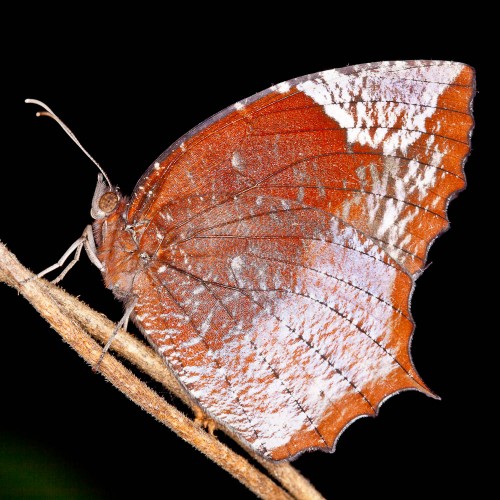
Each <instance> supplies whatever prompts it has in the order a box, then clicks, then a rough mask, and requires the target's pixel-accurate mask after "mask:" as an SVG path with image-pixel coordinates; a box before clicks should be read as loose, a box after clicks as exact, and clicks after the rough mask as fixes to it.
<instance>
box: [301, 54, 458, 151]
mask: <svg viewBox="0 0 500 500" xmlns="http://www.w3.org/2000/svg"><path fill="white" fill-rule="evenodd" d="M394 68H397V69H398V70H401V76H399V74H398V73H397V72H396V73H395V72H394V71H393V69H394ZM461 69H462V68H461V66H460V65H457V64H453V63H448V62H442V63H440V64H438V65H437V64H436V65H434V66H426V67H424V66H408V65H406V63H404V62H398V63H397V64H393V65H392V66H391V65H389V66H388V67H387V66H385V67H384V66H382V67H381V68H379V69H378V71H377V72H373V71H371V72H368V73H367V72H366V71H364V72H363V71H362V72H360V73H358V74H357V75H355V76H354V75H349V74H344V73H342V72H339V71H337V70H330V71H324V72H323V73H321V74H320V76H319V77H317V78H315V79H313V80H306V81H304V82H302V83H300V84H298V85H297V89H299V90H301V91H303V92H304V93H305V94H306V95H307V96H309V97H310V98H311V99H313V100H314V101H315V102H316V103H318V104H319V105H321V106H323V109H324V110H325V113H326V114H327V115H328V116H330V117H331V118H333V119H334V120H335V121H336V122H337V123H338V124H339V126H340V127H341V128H344V129H346V130H347V140H348V141H349V143H351V144H354V143H359V144H361V145H369V146H371V147H374V148H377V147H379V146H380V145H382V147H383V151H384V154H386V155H390V154H394V153H395V152H396V151H401V152H402V153H403V154H405V153H406V151H407V149H408V147H410V146H411V145H412V144H413V143H414V142H415V141H416V140H417V139H418V138H419V137H421V133H422V132H426V120H427V119H428V118H430V117H432V116H433V114H434V112H435V110H436V106H437V101H438V99H439V97H440V96H441V94H442V93H443V92H444V90H446V88H447V84H449V83H452V82H453V81H454V79H455V78H456V77H457V76H458V74H459V73H460V71H461ZM375 82H376V84H375ZM353 103H356V104H355V105H353ZM374 127H378V129H377V130H374Z"/></svg>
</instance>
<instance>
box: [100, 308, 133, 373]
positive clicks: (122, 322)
mask: <svg viewBox="0 0 500 500" xmlns="http://www.w3.org/2000/svg"><path fill="white" fill-rule="evenodd" d="M136 303H137V298H134V299H133V300H132V301H130V303H129V304H128V305H127V308H126V309H125V313H124V314H123V316H122V319H121V320H120V321H118V323H117V324H116V326H115V329H114V330H113V332H112V333H111V336H110V337H109V339H108V341H107V342H106V345H105V346H104V348H103V349H102V352H101V355H100V356H99V359H98V360H97V363H96V364H95V366H94V367H93V370H94V371H97V369H98V368H99V365H100V363H101V361H102V359H103V358H104V355H105V354H106V353H107V352H108V349H109V348H110V346H111V344H112V343H113V340H115V337H116V336H117V335H118V331H119V330H120V328H123V329H124V330H126V329H127V327H128V320H129V318H130V315H131V314H132V311H133V310H134V307H135V304H136Z"/></svg>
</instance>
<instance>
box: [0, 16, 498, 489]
mask: <svg viewBox="0 0 500 500" xmlns="http://www.w3.org/2000/svg"><path fill="white" fill-rule="evenodd" d="M38 14H39V13H37V14H29V15H26V16H25V17H24V19H23V21H22V22H19V21H15V22H16V23H19V28H18V29H17V37H15V38H11V39H9V40H8V41H6V42H5V43H4V49H5V51H6V52H7V54H6V58H5V60H4V61H3V69H2V73H3V76H2V81H3V83H4V84H6V86H5V87H4V91H3V99H2V100H3V103H2V121H3V126H4V131H3V133H2V134H3V138H2V151H1V154H2V163H3V165H2V174H1V179H2V180H1V187H2V189H1V193H2V196H1V199H0V208H1V211H2V212H1V213H2V223H1V229H0V240H2V241H3V242H4V243H6V244H7V246H8V247H9V248H10V249H11V250H12V251H13V252H14V253H15V254H16V255H17V257H18V258H19V259H20V260H21V262H23V263H24V264H25V265H27V266H28V267H30V268H31V269H33V270H35V271H39V270H41V269H44V268H46V267H47V266H49V265H50V264H52V263H53V262H55V261H56V260H57V259H58V258H59V256H60V255H61V254H62V253H63V252H64V251H65V250H66V249H67V248H68V246H69V245H70V244H71V243H72V242H73V241H74V240H75V239H76V238H77V237H79V236H80V234H81V233H82V230H83V228H84V227H85V225H87V224H88V223H89V222H90V221H91V219H90V215H89V210H90V202H91V197H92V194H93V191H94V186H95V180H96V170H95V168H94V166H93V165H92V164H91V163H90V162H89V161H88V160H87V159H86V157H85V156H84V155H83V154H82V153H81V152H79V150H78V149H77V148H76V146H75V145H74V144H73V143H72V142H71V141H70V140H69V139H68V138H67V137H65V135H64V134H63V133H62V131H61V130H60V129H59V128H58V127H57V125H56V124H55V123H54V122H53V121H51V120H48V119H37V118H35V116H34V114H35V111H36V107H35V106H32V105H27V104H24V102H23V101H24V99H25V98H27V97H29V98H37V99H41V100H43V101H45V102H46V103H47V104H48V105H49V106H50V107H51V108H52V109H53V110H54V111H55V112H56V113H57V114H58V115H59V116H60V117H61V118H62V119H63V120H64V121H65V122H66V123H67V124H68V125H69V126H70V127H71V128H72V130H73V132H74V133H75V134H76V136H77V137H78V138H79V140H80V141H81V143H82V144H83V145H84V146H85V147H86V148H87V149H88V150H89V151H90V152H91V154H92V155H93V156H94V157H95V158H96V159H97V160H98V161H99V163H100V164H101V165H102V166H103V167H104V168H105V170H106V171H107V173H108V175H109V177H110V178H111V180H112V182H114V183H116V184H118V185H119V186H120V188H121V189H122V191H123V192H124V193H126V194H130V193H131V192H132V190H133V188H134V186H135V183H136V181H137V180H138V179H139V177H140V176H141V174H142V173H143V171H144V170H145V169H146V168H147V166H148V165H149V164H150V163H151V162H152V161H153V160H154V159H155V158H156V157H157V156H158V155H159V154H160V153H161V152H162V151H163V150H164V149H166V148H167V147H168V146H169V145H170V144H171V143H172V142H173V141H174V140H176V139H177V138H178V137H179V136H181V135H182V134H184V133H185V132H187V131H188V130H189V129H190V128H192V127H193V126H195V125H197V124H198V123H199V122H201V121H203V120H204V119H205V118H207V117H209V116H210V115H212V114H213V113H215V112H217V111H219V110H221V109H223V108H224V107H226V106H228V105H230V104H232V103H233V102H235V101H237V100H240V99H242V98H244V97H247V96H250V95H252V94H254V93H256V92H258V91H261V90H263V89H265V88H268V87H269V86H270V85H272V84H274V83H278V82H281V81H284V80H288V79H290V78H294V77H296V76H300V75H304V74H308V73H312V72H316V71H321V70H325V69H329V68H333V67H342V66H345V65H348V64H355V63H364V62H372V61H378V60H390V59H414V58H425V59H450V60H457V61H461V62H465V63H468V64H470V65H472V66H474V67H475V68H476V70H477V79H478V90H479V94H478V95H477V98H476V101H475V117H476V122H477V123H476V130H475V134H474V137H473V152H472V154H471V156H470V158H469V161H468V162H467V165H466V174H467V180H468V188H467V190H466V191H465V192H463V193H462V194H460V196H459V197H458V198H457V199H456V200H454V201H453V202H452V203H451V206H450V209H449V218H450V220H451V230H450V231H448V232H447V233H446V234H444V235H443V236H442V237H441V238H439V240H438V241H437V242H436V243H435V244H434V246H433V247H432V250H431V253H430V259H429V260H430V261H431V262H432V265H431V266H430V267H429V269H428V270H427V271H426V272H425V273H424V274H423V276H422V277H421V278H420V279H419V280H418V285H417V288H416V292H415V294H414V297H413V305H412V312H413V316H414V319H415V321H416V324H417V328H416V334H415V337H414V341H413V346H412V352H413V357H414V362H415V365H416V367H417V369H418V371H419V373H420V374H421V376H422V377H423V379H424V380H425V381H426V382H427V384H428V385H429V387H430V388H431V389H433V390H434V391H435V392H436V393H437V394H439V395H440V396H441V397H442V400H441V401H435V400H433V399H430V398H427V397H425V396H423V395H421V394H418V393H413V392H408V393H404V394H401V395H399V396H396V397H394V398H392V399H390V400H389V401H388V402H386V403H385V404H384V405H383V407H382V409H381V412H380V415H379V417H378V418H376V419H361V420H359V421H357V422H356V423H354V424H353V425H352V426H351V427H349V428H348V430H347V431H346V432H345V433H344V434H343V436H342V437H341V438H340V441H339V444H338V447H337V451H336V452H335V453H334V454H332V455H330V454H324V453H321V452H315V453H310V454H306V455H305V456H303V457H301V458H300V459H298V460H297V461H296V462H295V465H296V466H297V468H298V469H300V470H301V471H302V472H303V473H304V474H305V475H306V476H307V477H308V478H310V479H311V481H312V482H313V484H315V485H316V486H317V487H318V489H319V490H320V491H321V492H322V493H323V494H324V495H325V496H326V497H327V498H344V497H345V496H346V495H349V496H352V497H354V498H357V497H358V496H359V497H360V496H364V495H370V496H372V495H376V493H377V492H383V494H384V496H385V497H386V498H401V497H402V496H403V495H406V494H408V493H412V494H414V495H426V496H427V495H428V494H433V495H436V494H440V493H443V494H445V493H451V492H455V491H461V490H462V489H464V488H474V491H475V492H476V493H478V492H479V490H480V489H481V488H483V487H484V486H485V485H486V484H487V480H488V478H487V476H485V472H484V471H482V464H483V462H484V461H485V458H484V447H488V443H489V440H490V439H491V436H492V433H493V430H492V429H491V428H490V427H491V426H490V423H491V420H490V418H491V411H492V410H491V404H492V401H494V385H493V382H492V381H491V379H490V377H489V376H488V375H486V373H487V372H486V367H487V365H488V363H490V362H493V359H494V357H493V354H494V353H493V352H492V348H491V347H490V345H491V344H490V342H491V338H492V337H494V336H495V335H497V334H498V326H497V325H495V324H494V322H493V321H492V322H491V323H490V318H489V316H490V315H491V314H492V313H491V309H490V307H489V304H488V299H487V294H488V293H489V292H487V291H486V290H485V288H484V285H485V284H486V283H487V282H488V281H490V280H493V279H494V275H493V270H490V259H492V258H493V256H494V255H493V254H492V252H493V250H490V249H489V248H488V240H489V236H488V235H489V233H490V232H491V230H492V229H494V228H495V227H496V226H490V224H492V223H493V222H492V220H493V212H492V211H491V209H490V208H489V207H490V205H489V203H490V201H489V199H490V196H491V193H492V190H493V187H494V181H493V180H492V179H493V176H494V171H495V170H496V169H498V164H496V163H495V162H494V161H493V158H494V157H493V156H489V155H490V153H489V152H488V151H492V150H493V149H492V148H491V144H490V143H489V141H488V140H487V128H488V125H487V121H488V116H487V114H488V110H489V106H488V104H487V102H489V99H491V98H489V97H488V85H489V83H488V82H489V80H490V79H491V73H489V67H490V65H489V64H488V62H487V57H486V53H485V50H484V49H485V48H486V47H487V46H488V44H487V40H485V39H483V38H481V36H482V35H475V36H473V35H472V34H471V31H470V29H472V30H473V31H474V29H476V30H478V29H480V24H481V19H479V18H478V19H476V18H475V17H474V15H471V14H470V13H464V14H458V13H455V15H454V16H453V17H450V15H449V13H446V14H436V15H433V16H428V15H427V14H426V15H423V14H422V15H417V16H413V17H411V18H410V17H407V16H372V15H371V14H370V15H364V16H357V15H356V14H357V13H356V12H354V11H352V12H350V13H342V15H340V14H339V13H338V12H333V11H332V12H328V10H326V11H324V12H322V11H321V10H318V11H315V12H308V13H304V14H301V13H300V12H295V16H296V17H295V18H289V17H286V16H285V17H282V15H279V16H277V17H276V18H272V19H271V18H270V17H269V16H268V15H264V14H263V13H262V14H257V15H256V13H255V12H254V13H253V14H252V15H250V14H242V13H240V14H237V13H234V16H233V17H232V18H231V19H224V20H223V19H222V18H221V17H220V16H219V15H218V14H217V13H215V14H216V15H215V16H214V15H213V14H214V12H212V13H211V14H212V17H207V18H205V17H204V16H205V14H204V13H199V12H198V11H197V10H196V8H195V7H194V6H193V7H192V8H191V9H189V11H186V12H184V13H182V16H181V15H180V14H176V15H173V14H172V15H171V16H167V17H165V18H164V17H163V16H164V15H163V14H161V13H158V14H157V15H154V16H153V17H152V18H150V19H148V20H146V19H143V18H142V16H141V15H138V14H137V15H136V13H134V12H120V13H118V14H117V15H116V16H115V17H113V18H107V19H105V18H103V17H102V13H97V12H95V13H92V16H90V17H88V18H87V15H86V14H88V13H82V12H78V11H77V10H76V9H75V11H73V12H63V13H59V14H60V15H62V16H63V20H59V22H55V21H51V20H50V19H49V17H48V16H42V15H41V14H40V15H38ZM209 14H210V13H207V16H208V15H209ZM226 14H228V13H227V12H226ZM288 15H289V13H287V16H288ZM283 16H284V14H283ZM359 17H362V18H363V19H359ZM76 19H78V20H82V19H85V21H82V23H83V26H84V27H83V28H81V29H76V28H75V20H76ZM195 21H196V22H195ZM171 23H173V24H171ZM15 26H17V24H16V25H15ZM174 28H176V29H177V30H178V31H173V30H174ZM473 31H472V32H473ZM5 88H6V89H7V90H5ZM493 253H494V252H493ZM494 271H495V272H496V270H494ZM63 287H64V288H65V289H67V290H68V291H70V292H71V293H73V294H75V295H78V296H80V297H81V298H82V299H83V300H84V301H86V302H87V303H88V304H90V305H91V306H93V307H94V308H96V309H97V310H99V311H102V312H104V313H105V314H107V315H108V316H109V317H110V318H112V319H115V320H118V319H119V318H120V317H121V314H122V308H121V304H120V303H118V302H117V301H115V300H114V299H113V297H112V295H111V292H109V291H107V290H106V289H105V288H104V286H103V284H102V281H101V277H100V274H99V272H98V270H97V269H96V268H95V267H94V266H93V265H91V264H90V263H89V261H88V259H87V258H86V257H84V258H82V260H81V262H80V263H79V264H78V265H77V266H76V267H75V268H74V269H73V271H71V273H70V274H69V275H68V276H67V278H66V279H65V280H64V282H63ZM0 311H1V315H2V325H3V326H2V335H1V345H2V347H1V353H2V362H1V364H0V377H1V378H0V380H1V384H2V385H1V390H2V404H1V405H2V409H1V412H0V435H1V436H2V437H1V439H2V442H1V443H0V446H2V444H3V446H2V454H3V465H2V467H3V468H4V469H3V474H4V480H5V477H7V476H8V475H9V474H17V473H18V471H16V467H14V465H13V464H14V462H16V460H17V459H16V458H15V457H14V454H15V450H16V449H17V450H21V451H22V450H26V449H29V450H31V451H33V450H35V451H34V453H35V455H36V454H37V453H38V454H39V455H41V456H43V457H44V460H46V461H47V462H50V463H54V464H57V463H59V462H60V463H62V464H63V466H64V472H63V474H64V475H65V476H66V477H67V478H68V481H69V484H70V488H73V490H71V492H72V495H74V496H77V493H81V494H82V495H83V496H85V495H89V496H90V495H91V496H93V497H95V498H115V497H121V496H123V495H125V494H128V495H134V494H136V495H139V494H140V495H141V496H145V497H149V496H157V495H158V496H159V495H161V496H162V497H166V498H169V497H170V496H173V497H176V495H174V494H172V491H173V490H175V488H178V487H179V486H181V487H182V488H183V489H184V491H185V494H186V495H187V496H188V497H191V496H193V497H194V496H195V495H200V496H201V495H207V496H215V495H218V496H219V497H220V498H232V497H233V496H235V495H238V497H239V498H252V497H253V496H252V494H251V493H249V492H248V490H246V489H245V488H244V487H243V486H241V485H240V484H239V483H238V482H237V481H236V480H234V479H232V478H231V477H230V476H229V475H228V474H227V473H226V472H224V471H222V470H221V469H219V468H218V467H217V466H215V465H214V464H212V463H211V462H209V461H208V460H207V459H205V458H204V457H202V456H200V454H199V453H198V452H196V451H195V450H194V449H192V448H191V447H190V446H189V445H187V444H185V443H184V442H183V441H181V440H180V439H179V438H177V437H176V436H175V435H173V434H172V433H171V432H170V431H169V430H167V429H166V428H164V427H162V426H161V425H160V424H158V423H157V422H156V421H154V420H153V419H152V418H151V417H149V416H148V415H147V414H146V413H145V412H143V411H142V410H140V409H139V408H138V407H136V406H134V404H133V403H131V402H129V401H128V400H127V399H126V398H125V397H124V396H122V395H121V394H120V393H118V392H117V391H116V390H115V389H114V388H113V387H112V386H111V385H110V384H108V383H106V382H105V381H104V380H103V379H102V378H101V377H100V376H99V375H96V374H94V373H93V372H92V371H91V369H90V368H89V367H88V366H87V365H86V364H85V363H84V362H83V361H82V360H81V359H79V358H78V356H77V355H76V354H75V353H74V352H72V351H71V349H70V348H69V347H68V346H66V345H65V344H63V343H62V342H61V340H60V338H59V337H58V335H57V334H56V333H55V332H54V331H52V330H51V329H50V328H49V327H48V326H47V324H46V323H45V322H44V321H43V320H42V319H40V317H39V316H38V315H37V314H36V313H35V311H34V310H32V309H31V307H30V306H29V305H28V304H27V303H26V302H25V301H24V299H22V298H21V297H20V296H18V295H17V294H16V293H15V292H14V291H13V290H11V289H8V288H7V287H6V286H4V285H2V286H0ZM494 314H495V312H494V311H493V315H494ZM13 450H14V451H13ZM9 463H10V464H11V465H12V467H11V469H12V470H11V469H10V468H9V465H8V464H9ZM37 467H38V466H37V465H36V464H33V463H31V462H30V463H29V464H28V463H23V461H22V460H21V461H20V468H21V469H23V470H24V473H26V474H32V475H33V477H36V475H37V474H38V472H37V470H38V469H37ZM0 477H1V476H0ZM35 484H36V481H35ZM7 487H8V486H7V482H4V483H3V485H2V484H0V497H1V496H2V493H4V494H5V495H6V496H7V495H10V494H13V491H9V490H8V489H5V488H7ZM2 488H4V489H3V490H2ZM79 489H80V490H79Z"/></svg>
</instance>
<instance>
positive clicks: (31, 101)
mask: <svg viewBox="0 0 500 500" xmlns="http://www.w3.org/2000/svg"><path fill="white" fill-rule="evenodd" d="M24 102H25V103H27V104H37V105H38V106H40V107H42V108H43V109H44V110H45V111H38V112H37V114H36V116H48V117H49V118H52V119H53V120H55V121H56V122H57V123H58V124H59V125H60V127H61V128H62V129H63V130H64V131H65V132H66V133H67V134H68V135H69V136H70V138H71V139H72V140H73V142H74V143H75V144H76V145H77V146H78V147H79V148H80V149H81V150H82V151H83V152H84V153H85V154H86V155H87V156H88V157H89V158H90V159H91V160H92V162H93V163H94V164H95V165H96V167H97V168H98V169H99V170H100V171H101V173H102V175H103V176H104V178H105V179H106V182H107V183H108V186H109V187H110V189H111V188H112V186H111V182H109V179H108V176H107V175H106V172H104V170H103V169H102V168H101V166H100V165H99V163H97V162H96V161H95V160H94V158H92V156H91V155H90V153H89V152H88V151H87V150H86V149H85V148H84V147H83V146H82V145H81V144H80V141H79V140H78V139H77V138H76V137H75V134H73V132H71V130H70V129H69V127H68V126H67V125H66V124H65V123H64V122H63V121H62V120H61V119H60V118H59V117H58V116H57V115H56V114H55V113H54V112H53V111H52V110H51V109H50V108H49V107H48V106H47V105H46V104H45V103H43V102H42V101H39V100H37V99H25V100H24Z"/></svg>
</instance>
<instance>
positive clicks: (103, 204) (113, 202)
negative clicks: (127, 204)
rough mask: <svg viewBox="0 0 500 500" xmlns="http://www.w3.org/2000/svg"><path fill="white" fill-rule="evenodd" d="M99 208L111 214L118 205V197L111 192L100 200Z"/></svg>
mask: <svg viewBox="0 0 500 500" xmlns="http://www.w3.org/2000/svg"><path fill="white" fill-rule="evenodd" d="M98 205H99V208H100V209H101V210H102V211H103V212H104V213H106V214H110V213H111V212H112V211H113V210H114V209H115V208H116V206H117V205H118V195H117V194H116V193H113V192H112V191H109V192H107V193H104V194H103V195H102V196H101V197H100V198H99V203H98Z"/></svg>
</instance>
